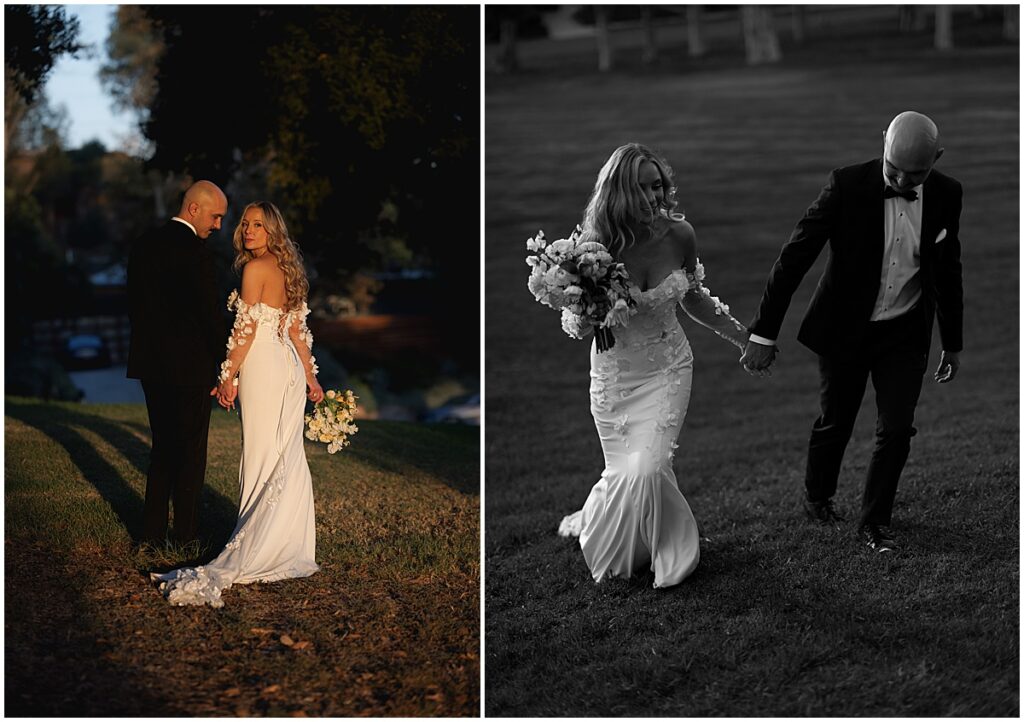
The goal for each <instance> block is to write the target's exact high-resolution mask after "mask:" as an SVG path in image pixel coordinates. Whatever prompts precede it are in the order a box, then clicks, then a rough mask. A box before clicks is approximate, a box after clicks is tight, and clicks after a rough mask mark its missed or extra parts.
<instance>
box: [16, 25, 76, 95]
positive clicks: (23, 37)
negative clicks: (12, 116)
mask: <svg viewBox="0 0 1024 722" xmlns="http://www.w3.org/2000/svg"><path fill="white" fill-rule="evenodd" d="M4 22H5V23H6V27H5V31H4V65H5V66H6V68H9V69H10V71H11V73H12V76H13V80H14V82H15V83H16V84H17V91H18V93H19V94H20V95H21V97H22V100H24V101H25V102H26V103H28V104H31V103H32V101H34V100H35V96H36V92H37V91H38V89H39V87H40V86H41V85H42V83H43V81H44V80H45V79H46V76H47V75H49V73H50V70H52V69H53V64H54V63H55V62H57V59H58V58H59V57H60V56H61V55H63V54H65V53H68V54H71V55H76V54H77V53H78V52H79V51H81V50H82V48H83V46H82V45H80V44H79V42H78V20H77V19H76V18H68V17H67V15H66V14H65V11H64V8H63V7H62V6H60V5H4Z"/></svg>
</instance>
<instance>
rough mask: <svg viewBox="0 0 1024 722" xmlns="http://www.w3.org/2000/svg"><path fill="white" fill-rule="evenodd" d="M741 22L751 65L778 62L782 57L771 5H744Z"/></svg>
mask: <svg viewBox="0 0 1024 722" xmlns="http://www.w3.org/2000/svg"><path fill="white" fill-rule="evenodd" d="M740 22H741V23H742V26H743V40H744V45H745V47H746V51H747V63H748V64H749V65H759V64H761V63H777V62H778V61H779V60H781V59H782V51H781V49H780V48H779V36H778V35H777V34H776V32H775V25H774V22H773V19H772V8H771V6H761V5H744V6H742V7H741V8H740Z"/></svg>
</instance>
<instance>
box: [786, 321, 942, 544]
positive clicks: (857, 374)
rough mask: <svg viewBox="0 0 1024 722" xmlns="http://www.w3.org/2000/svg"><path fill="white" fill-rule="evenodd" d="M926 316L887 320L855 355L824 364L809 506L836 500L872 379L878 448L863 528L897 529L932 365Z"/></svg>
mask: <svg viewBox="0 0 1024 722" xmlns="http://www.w3.org/2000/svg"><path fill="white" fill-rule="evenodd" d="M921 313H923V311H922V310H921V308H920V307H918V308H915V309H913V310H911V311H909V312H908V313H906V314H904V315H903V316H900V317H898V318H895V319H891V320H889V321H875V322H872V323H870V324H869V328H868V332H867V336H866V338H865V340H864V342H863V343H862V344H860V345H859V346H858V347H857V348H851V349H849V350H848V353H847V354H846V355H842V356H819V357H818V367H819V371H820V375H821V415H820V416H819V417H818V419H817V420H816V421H815V422H814V426H813V428H812V429H811V439H810V444H809V449H808V454H807V476H806V486H807V497H808V499H810V500H812V501H823V500H825V499H829V498H831V497H832V495H833V494H835V492H836V487H837V486H838V481H839V470H840V467H841V465H842V461H843V453H844V452H845V451H846V446H847V443H848V442H849V440H850V436H851V434H852V433H853V426H854V422H855V421H856V420H857V412H858V411H859V410H860V405H861V401H862V400H863V398H864V391H865V389H866V387H867V381H868V378H869V377H870V378H871V382H872V384H873V386H874V388H875V404H876V407H877V411H878V418H877V422H876V426H875V448H874V452H873V453H872V455H871V463H870V464H869V466H868V473H867V479H866V481H865V484H864V496H863V499H862V501H861V511H860V523H861V524H881V525H887V524H889V523H890V522H891V520H892V507H893V502H894V501H895V499H896V487H897V485H898V484H899V479H900V474H901V473H902V472H903V467H904V465H905V464H906V461H907V456H908V455H909V454H910V439H911V437H913V436H914V434H916V433H917V430H916V429H915V428H914V410H915V409H916V407H917V401H918V398H919V397H920V395H921V385H922V382H923V380H924V372H925V370H926V368H927V366H928V343H927V339H926V338H924V337H923V336H922V334H921V333H920V328H921V327H922V325H923V324H922V319H921V318H920V315H921Z"/></svg>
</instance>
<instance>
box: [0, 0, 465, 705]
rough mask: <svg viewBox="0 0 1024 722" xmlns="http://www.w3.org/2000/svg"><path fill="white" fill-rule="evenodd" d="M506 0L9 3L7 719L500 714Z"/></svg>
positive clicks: (6, 13)
mask: <svg viewBox="0 0 1024 722" xmlns="http://www.w3.org/2000/svg"><path fill="white" fill-rule="evenodd" d="M480 14H481V10H480V7H479V6H478V5H416V6H412V5H403V6H385V5H373V6H370V5H326V4H316V5H300V4H293V3H291V4H277V5H195V4H192V5H180V4H179V5H175V4H171V5H167V4H164V5H102V4H88V5H84V4H68V5H31V4H19V5H11V4H8V5H5V7H4V19H5V23H6V29H5V52H4V71H5V117H4V121H5V136H4V137H5V158H4V160H5V175H4V200H5V202H4V228H5V230H4V257H5V261H6V274H5V300H6V306H5V314H4V323H5V329H4V337H5V342H6V345H5V352H4V387H5V388H4V394H5V396H4V452H5V457H4V458H5V467H4V502H5V514H4V519H5V525H4V534H5V536H4V543H5V553H4V593H5V594H4V630H5V634H4V652H5V666H4V670H5V671H4V682H5V684H4V705H3V713H4V715H5V716H10V717H40V716H41V717H57V718H63V717H119V716H123V717H163V718H166V717H250V716H260V717H475V716H478V715H479V714H480V700H481V691H480V684H481V665H480V635H481V629H480V618H481V607H480V588H481V568H480V516H481V511H480V497H481V490H480V476H481V474H480V441H481V414H480V409H481V406H482V404H481V400H480V399H481V396H480V393H481V390H482V384H481V378H480V334H479V329H480V307H479V302H478V299H479V295H480V290H481V281H480V278H479V267H480V262H481V259H480V238H479V225H480V219H481V208H480V202H479V200H478V199H479V196H480V164H481V157H480V127H481V125H480V123H481V119H480V105H481V95H480V94H481V79H480V62H479V59H480V51H481V45H480Z"/></svg>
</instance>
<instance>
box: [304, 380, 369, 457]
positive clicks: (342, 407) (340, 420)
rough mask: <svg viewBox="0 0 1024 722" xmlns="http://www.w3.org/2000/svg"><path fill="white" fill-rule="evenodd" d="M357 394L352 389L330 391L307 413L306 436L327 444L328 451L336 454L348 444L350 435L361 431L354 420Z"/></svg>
mask: <svg viewBox="0 0 1024 722" xmlns="http://www.w3.org/2000/svg"><path fill="white" fill-rule="evenodd" d="M356 398H357V397H356V396H355V395H354V394H353V393H352V392H351V391H334V390H331V391H328V392H327V393H326V394H324V398H323V401H321V402H320V403H318V404H316V406H314V407H313V413H311V414H306V438H307V439H310V440H312V441H322V442H324V443H326V444H327V453H328V454H334V453H337V452H338V451H341V450H342V449H344V448H345V447H346V446H348V443H349V441H348V437H350V436H351V435H352V434H354V433H356V432H357V431H359V427H357V426H356V425H355V424H354V423H353V421H354V419H355V413H356Z"/></svg>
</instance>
